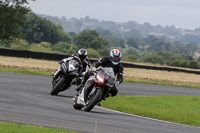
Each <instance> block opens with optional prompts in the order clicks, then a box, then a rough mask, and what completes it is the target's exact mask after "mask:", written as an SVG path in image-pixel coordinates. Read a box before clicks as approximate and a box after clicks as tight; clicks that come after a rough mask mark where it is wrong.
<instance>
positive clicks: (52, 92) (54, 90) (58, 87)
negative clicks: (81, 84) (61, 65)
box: [50, 77, 65, 95]
mask: <svg viewBox="0 0 200 133" xmlns="http://www.w3.org/2000/svg"><path fill="white" fill-rule="evenodd" d="M64 82H65V78H64V77H61V79H60V80H59V81H58V82H57V83H56V85H55V86H53V89H52V90H51V93H50V94H51V95H58V92H59V89H60V87H61V86H62V85H63V83H64Z"/></svg>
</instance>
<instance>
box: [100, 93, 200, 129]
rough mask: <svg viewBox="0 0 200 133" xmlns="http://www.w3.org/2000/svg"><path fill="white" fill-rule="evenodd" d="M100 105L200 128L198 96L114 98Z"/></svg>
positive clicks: (199, 100) (199, 101)
mask: <svg viewBox="0 0 200 133" xmlns="http://www.w3.org/2000/svg"><path fill="white" fill-rule="evenodd" d="M101 104H102V107H105V108H108V109H113V110H117V111H121V112H125V113H130V114H135V115H140V116H145V117H150V118H156V119H160V120H165V121H171V122H176V123H182V124H187V125H192V126H199V127H200V113H199V112H200V97H199V96H116V97H111V98H107V99H106V101H102V102H101Z"/></svg>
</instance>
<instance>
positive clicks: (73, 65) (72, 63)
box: [68, 60, 79, 72]
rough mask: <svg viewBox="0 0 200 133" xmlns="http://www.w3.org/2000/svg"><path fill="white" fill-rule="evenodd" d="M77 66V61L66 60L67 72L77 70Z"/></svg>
mask: <svg viewBox="0 0 200 133" xmlns="http://www.w3.org/2000/svg"><path fill="white" fill-rule="evenodd" d="M78 68H79V64H78V61H76V60H70V61H69V62H68V72H71V71H74V70H78Z"/></svg>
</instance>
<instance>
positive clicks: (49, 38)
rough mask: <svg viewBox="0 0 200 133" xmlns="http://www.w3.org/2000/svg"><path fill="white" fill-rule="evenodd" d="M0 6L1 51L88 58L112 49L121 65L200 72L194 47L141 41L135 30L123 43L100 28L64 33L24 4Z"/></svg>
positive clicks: (152, 38) (15, 2)
mask: <svg viewBox="0 0 200 133" xmlns="http://www.w3.org/2000/svg"><path fill="white" fill-rule="evenodd" d="M10 2H11V1H10ZM0 4H1V5H2V6H1V7H0V12H1V11H2V12H4V13H3V14H2V13H1V14H0V15H1V16H0V18H1V21H0V24H1V25H0V26H1V27H0V47H3V48H10V49H18V50H30V51H38V52H48V53H60V54H67V55H70V54H74V53H76V52H77V51H78V49H80V48H86V49H87V50H88V56H89V58H100V57H102V56H109V51H110V50H111V49H113V48H118V49H119V50H120V51H121V52H122V55H123V57H122V60H124V61H131V62H132V61H134V62H136V61H137V62H150V63H158V64H161V65H164V64H167V65H171V66H178V67H188V68H197V69H198V68H200V64H199V61H200V58H199V57H198V56H196V54H198V52H199V46H198V45H197V44H196V43H187V44H182V43H180V42H178V41H175V42H173V43H170V42H167V41H165V39H163V38H157V37H156V36H153V35H149V36H147V37H144V38H140V37H139V36H140V33H139V32H137V31H136V30H134V29H132V30H131V31H129V32H128V34H127V35H126V36H125V37H124V39H123V38H121V37H120V35H118V34H117V33H115V32H111V31H109V30H105V29H103V28H100V27H99V28H97V29H95V30H91V29H86V30H83V31H81V32H79V33H76V32H68V33H66V32H65V31H64V29H63V27H62V26H61V25H59V24H55V23H53V22H52V21H50V20H48V19H46V18H42V17H39V16H38V15H36V14H34V13H33V12H31V11H30V9H29V8H28V7H26V6H25V5H26V4H28V2H27V1H26V0H13V1H12V3H9V1H0ZM11 5H12V6H11ZM19 7H21V8H19ZM18 10H19V11H18ZM11 14H12V15H11ZM18 16H20V17H18ZM12 17H13V18H12ZM16 17H18V18H17V19H16ZM7 18H9V19H7ZM77 25H78V24H77ZM11 29H12V30H11Z"/></svg>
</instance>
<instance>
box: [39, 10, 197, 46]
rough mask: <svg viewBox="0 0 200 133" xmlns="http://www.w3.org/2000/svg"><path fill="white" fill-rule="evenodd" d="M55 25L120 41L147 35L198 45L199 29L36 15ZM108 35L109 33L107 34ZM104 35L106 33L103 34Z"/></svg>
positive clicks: (66, 29) (69, 30) (67, 29)
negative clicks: (111, 35) (112, 36)
mask: <svg viewBox="0 0 200 133" xmlns="http://www.w3.org/2000/svg"><path fill="white" fill-rule="evenodd" d="M38 16H41V17H44V18H46V19H48V20H50V21H52V22H54V23H56V24H60V25H61V26H62V27H63V28H64V31H65V32H75V33H79V32H81V31H83V30H85V29H94V30H97V31H98V32H100V31H102V30H106V31H110V32H112V33H114V34H115V35H116V36H118V37H120V38H122V39H125V40H127V39H129V38H130V37H129V36H131V37H132V36H134V38H145V37H147V36H148V35H153V36H156V37H157V38H160V39H163V40H165V41H168V42H175V41H179V42H181V43H184V44H188V43H196V44H198V45H200V28H198V29H195V30H189V29H181V28H176V27H175V26H173V25H172V26H165V27H163V26H160V25H156V26H153V25H151V24H150V23H147V22H146V23H144V24H138V23H137V22H135V21H129V22H125V23H119V22H112V21H99V20H97V19H92V18H90V17H88V16H87V17H85V18H81V19H77V18H70V19H67V18H66V17H62V18H59V17H53V16H47V15H42V14H38ZM107 33H109V32H107ZM104 34H106V33H104Z"/></svg>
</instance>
